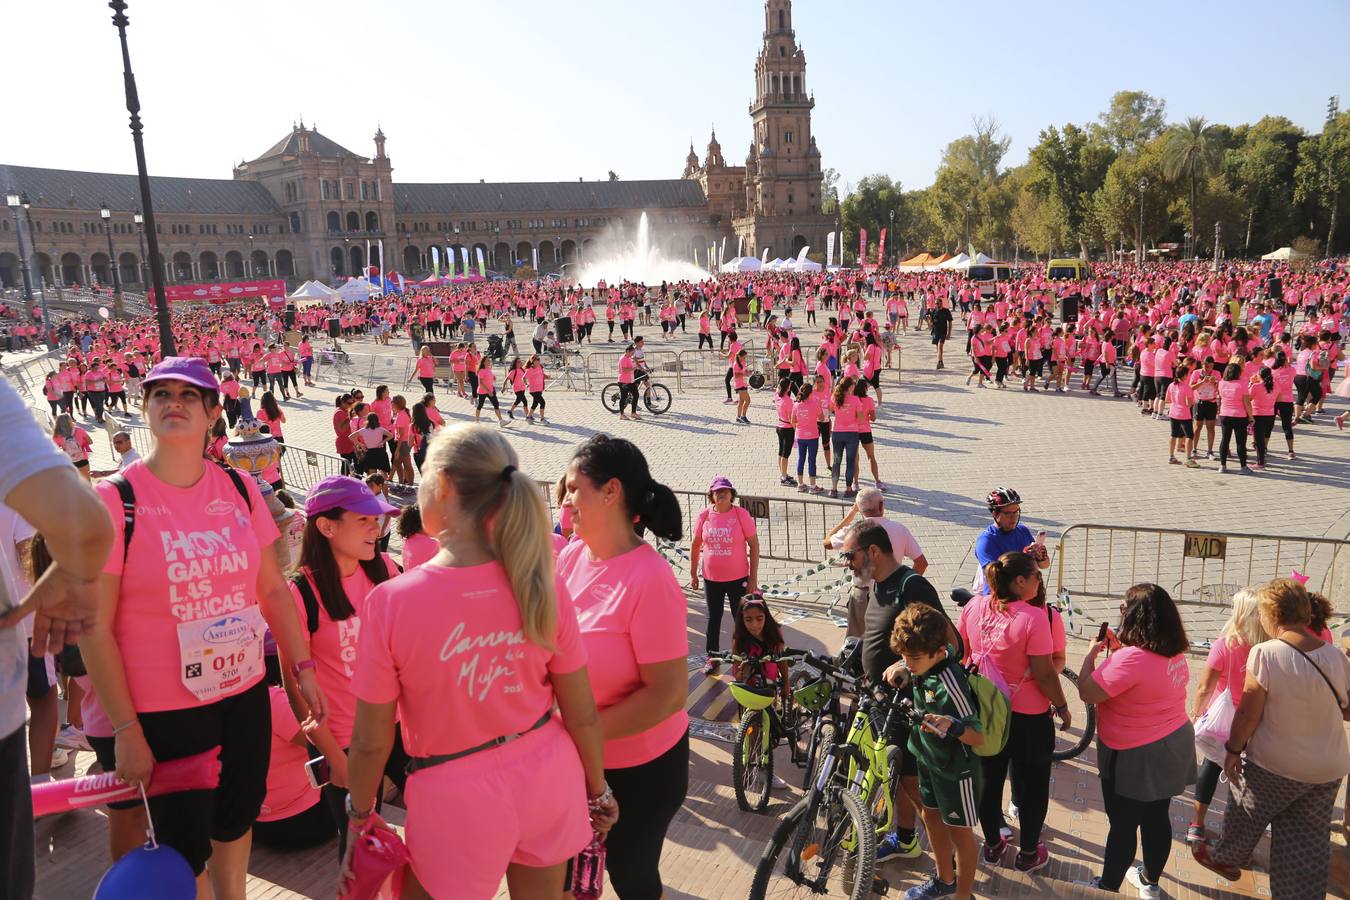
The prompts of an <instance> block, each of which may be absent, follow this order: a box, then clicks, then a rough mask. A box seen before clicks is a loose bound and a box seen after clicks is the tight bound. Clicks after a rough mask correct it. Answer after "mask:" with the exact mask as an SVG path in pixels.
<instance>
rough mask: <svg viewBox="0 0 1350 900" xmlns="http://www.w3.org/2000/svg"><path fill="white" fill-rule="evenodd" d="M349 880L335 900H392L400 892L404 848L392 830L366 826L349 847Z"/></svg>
mask: <svg viewBox="0 0 1350 900" xmlns="http://www.w3.org/2000/svg"><path fill="white" fill-rule="evenodd" d="M351 853H352V877H351V879H350V880H349V881H348V882H347V883H346V884H345V885H344V886H343V887H342V888H341V889H340V890H339V892H338V900H393V898H395V897H398V896H400V895H401V894H402V893H403V878H402V870H403V867H404V866H405V865H407V864H408V860H409V858H410V856H409V854H408V846H407V845H406V844H404V843H403V838H401V837H399V836H398V832H396V831H394V830H393V829H392V828H389V827H386V826H383V825H376V824H373V823H368V824H367V825H366V827H365V828H363V829H362V830H361V833H360V834H359V835H357V838H356V841H355V842H354V843H353V844H352V849H351Z"/></svg>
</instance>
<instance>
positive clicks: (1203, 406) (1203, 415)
mask: <svg viewBox="0 0 1350 900" xmlns="http://www.w3.org/2000/svg"><path fill="white" fill-rule="evenodd" d="M1218 417H1219V404H1218V401H1216V400H1197V401H1195V421H1197V422H1213V421H1214V420H1215V419H1217V418H1218Z"/></svg>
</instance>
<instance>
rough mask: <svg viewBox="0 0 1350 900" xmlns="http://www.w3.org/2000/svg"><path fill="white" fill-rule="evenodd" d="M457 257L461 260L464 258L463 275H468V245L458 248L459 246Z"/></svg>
mask: <svg viewBox="0 0 1350 900" xmlns="http://www.w3.org/2000/svg"><path fill="white" fill-rule="evenodd" d="M459 258H460V259H462V260H464V274H465V275H468V274H469V248H468V247H460V248H459Z"/></svg>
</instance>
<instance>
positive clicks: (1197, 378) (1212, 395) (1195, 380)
mask: <svg viewBox="0 0 1350 900" xmlns="http://www.w3.org/2000/svg"><path fill="white" fill-rule="evenodd" d="M1219 375H1220V373H1219V372H1217V371H1216V370H1215V368H1214V357H1212V356H1206V357H1204V359H1203V360H1201V366H1200V368H1198V369H1196V370H1195V371H1194V372H1192V373H1191V378H1190V383H1191V390H1192V391H1193V392H1194V393H1195V444H1196V451H1193V452H1195V453H1196V455H1197V456H1198V455H1199V453H1198V449H1199V446H1200V426H1201V425H1203V426H1205V441H1206V447H1205V457H1206V458H1211V457H1213V456H1214V423H1215V422H1216V421H1217V420H1218V418H1219Z"/></svg>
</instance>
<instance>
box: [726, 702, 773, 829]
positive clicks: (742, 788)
mask: <svg viewBox="0 0 1350 900" xmlns="http://www.w3.org/2000/svg"><path fill="white" fill-rule="evenodd" d="M767 720H768V716H767V715H766V714H765V713H764V712H763V711H762V710H756V709H748V710H746V711H745V715H744V716H742V717H741V724H740V725H739V726H737V728H736V743H735V744H733V745H732V748H731V785H732V787H734V788H735V789H736V805H737V806H739V807H740V808H741V809H743V810H745V811H746V812H763V811H764V808H765V807H766V806H768V805H769V789H770V788H771V787H773V743H772V741H771V740H768V735H766V734H765V733H764V729H765V728H767V727H768V722H767Z"/></svg>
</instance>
